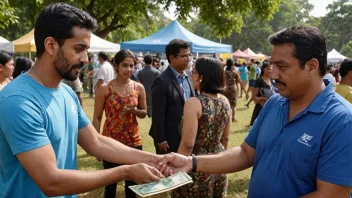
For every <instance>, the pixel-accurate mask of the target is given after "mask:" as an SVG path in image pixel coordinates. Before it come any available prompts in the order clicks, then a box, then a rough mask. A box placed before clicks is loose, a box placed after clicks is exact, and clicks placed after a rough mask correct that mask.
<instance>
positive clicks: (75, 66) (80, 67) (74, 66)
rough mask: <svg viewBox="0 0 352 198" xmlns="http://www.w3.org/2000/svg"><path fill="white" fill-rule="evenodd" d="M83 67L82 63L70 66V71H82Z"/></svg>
mask: <svg viewBox="0 0 352 198" xmlns="http://www.w3.org/2000/svg"><path fill="white" fill-rule="evenodd" d="M83 66H84V63H77V64H74V65H72V67H71V69H82V67H83Z"/></svg>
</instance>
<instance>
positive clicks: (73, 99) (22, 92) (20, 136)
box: [0, 74, 90, 198]
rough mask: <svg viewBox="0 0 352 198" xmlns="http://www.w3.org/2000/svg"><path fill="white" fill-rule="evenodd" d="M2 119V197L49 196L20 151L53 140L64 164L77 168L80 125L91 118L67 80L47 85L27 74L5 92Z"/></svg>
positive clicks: (59, 163) (59, 162)
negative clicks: (54, 84) (27, 168)
mask: <svg viewBox="0 0 352 198" xmlns="http://www.w3.org/2000/svg"><path fill="white" fill-rule="evenodd" d="M0 118H1V119H0V197H36V198H38V197H39V198H40V197H46V196H45V195H44V194H43V193H42V191H41V190H40V188H39V187H38V186H37V185H36V184H35V182H34V180H33V179H32V178H31V177H30V176H29V175H28V173H27V172H26V170H25V169H24V168H23V166H22V165H21V163H20V161H19V160H18V159H17V157H16V155H17V154H20V153H23V152H27V151H30V150H34V149H36V148H40V147H43V146H45V145H48V144H51V146H52V147H53V149H54V151H55V156H56V165H57V167H58V168H59V169H76V168H77V166H76V161H77V158H76V156H77V155H76V154H77V153H76V152H77V136H78V130H79V129H81V128H84V127H85V126H87V125H88V124H89V123H90V121H89V119H88V118H87V116H86V115H85V114H84V112H83V110H82V108H81V106H80V104H79V101H78V98H77V96H76V94H75V93H74V92H73V91H72V89H71V88H70V87H68V86H67V85H65V84H63V83H60V85H59V88H57V89H51V88H46V87H44V86H42V85H40V84H38V83H37V82H36V81H35V80H33V79H32V78H31V77H30V76H28V75H27V74H23V75H21V76H19V77H18V78H16V79H15V80H14V81H12V82H11V84H9V85H8V86H6V87H5V88H4V89H3V90H2V92H0ZM66 197H75V196H74V195H73V196H66Z"/></svg>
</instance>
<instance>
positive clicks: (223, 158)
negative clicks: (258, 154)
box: [159, 142, 255, 175]
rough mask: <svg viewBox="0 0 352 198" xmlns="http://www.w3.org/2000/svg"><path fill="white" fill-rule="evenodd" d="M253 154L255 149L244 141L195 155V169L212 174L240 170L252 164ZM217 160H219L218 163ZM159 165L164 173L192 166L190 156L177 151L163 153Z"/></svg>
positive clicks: (188, 168) (190, 168) (184, 169)
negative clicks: (207, 153) (224, 148)
mask: <svg viewBox="0 0 352 198" xmlns="http://www.w3.org/2000/svg"><path fill="white" fill-rule="evenodd" d="M254 156H255V149H253V148H252V147H250V146H249V145H248V144H247V143H246V142H244V143H242V144H241V146H236V147H232V148H230V149H229V150H226V151H224V152H221V153H219V154H216V155H202V156H197V157H196V161H197V170H196V171H197V172H201V173H212V174H224V173H233V172H237V171H241V170H244V169H247V168H249V167H251V166H253V163H254ZM219 162H221V164H220V165H219ZM159 165H160V166H162V168H161V169H160V171H161V172H163V173H164V175H168V174H169V173H176V172H179V171H186V172H189V171H191V170H192V167H193V164H192V157H186V156H183V155H180V154H177V153H170V154H167V155H165V156H164V159H163V160H162V161H161V162H160V163H159ZM167 165H168V167H167Z"/></svg>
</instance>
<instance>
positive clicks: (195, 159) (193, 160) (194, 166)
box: [192, 154, 197, 172]
mask: <svg viewBox="0 0 352 198" xmlns="http://www.w3.org/2000/svg"><path fill="white" fill-rule="evenodd" d="M192 164H193V166H192V172H196V171H197V158H196V156H195V155H194V154H192Z"/></svg>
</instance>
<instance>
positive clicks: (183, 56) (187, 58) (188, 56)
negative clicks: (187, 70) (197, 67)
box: [176, 54, 193, 61]
mask: <svg viewBox="0 0 352 198" xmlns="http://www.w3.org/2000/svg"><path fill="white" fill-rule="evenodd" d="M177 56H178V57H181V58H183V60H185V61H187V60H192V59H193V54H185V55H177ZM177 56H176V57H177Z"/></svg>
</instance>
